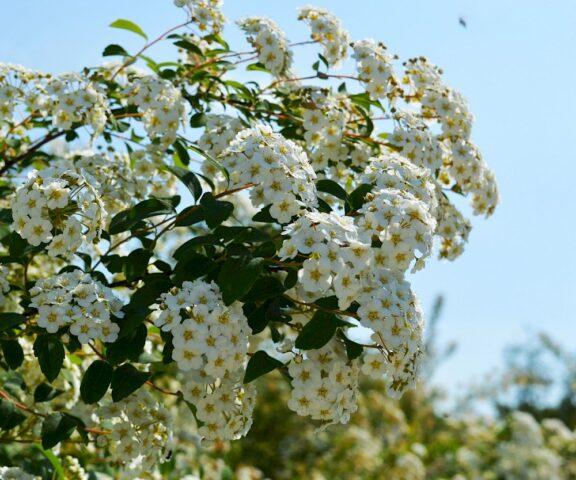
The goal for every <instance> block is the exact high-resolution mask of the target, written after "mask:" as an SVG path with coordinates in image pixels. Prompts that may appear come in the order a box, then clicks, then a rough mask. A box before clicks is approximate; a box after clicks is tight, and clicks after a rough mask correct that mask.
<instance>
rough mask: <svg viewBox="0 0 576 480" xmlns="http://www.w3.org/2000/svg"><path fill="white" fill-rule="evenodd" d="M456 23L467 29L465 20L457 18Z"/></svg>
mask: <svg viewBox="0 0 576 480" xmlns="http://www.w3.org/2000/svg"><path fill="white" fill-rule="evenodd" d="M458 23H459V24H460V25H462V26H463V27H464V28H467V27H468V24H467V23H466V19H465V18H464V17H460V18H458Z"/></svg>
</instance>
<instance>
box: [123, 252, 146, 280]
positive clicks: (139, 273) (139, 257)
mask: <svg viewBox="0 0 576 480" xmlns="http://www.w3.org/2000/svg"><path fill="white" fill-rule="evenodd" d="M151 256H152V252H151V251H150V250H145V249H144V248H137V249H136V250H132V251H131V252H130V254H129V255H128V256H127V257H125V259H124V262H123V265H122V271H123V272H124V276H125V277H126V280H128V281H129V282H133V281H134V280H136V279H138V278H140V277H143V276H144V275H145V274H146V272H147V270H148V262H149V261H150V257H151Z"/></svg>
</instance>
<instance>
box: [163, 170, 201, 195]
mask: <svg viewBox="0 0 576 480" xmlns="http://www.w3.org/2000/svg"><path fill="white" fill-rule="evenodd" d="M166 170H168V171H169V172H172V173H173V174H174V175H176V176H177V177H178V178H179V179H180V181H181V182H182V183H183V184H184V185H186V188H188V190H190V193H191V194H192V197H194V200H195V201H196V202H197V201H198V199H199V198H200V196H201V195H202V185H201V184H200V180H198V177H196V174H195V173H194V172H191V171H190V170H186V169H185V168H181V167H170V166H167V167H166Z"/></svg>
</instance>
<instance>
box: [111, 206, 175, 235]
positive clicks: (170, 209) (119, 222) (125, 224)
mask: <svg viewBox="0 0 576 480" xmlns="http://www.w3.org/2000/svg"><path fill="white" fill-rule="evenodd" d="M169 213H175V209H174V205H173V203H172V202H170V201H169V200H166V199H162V198H149V199H147V200H143V201H142V202H140V203H138V204H136V205H134V206H133V207H132V208H129V209H127V210H124V211H122V212H119V213H117V214H116V215H115V216H114V218H112V221H111V222H110V227H109V229H108V233H110V234H111V235H115V234H117V233H121V232H125V231H126V230H130V229H131V228H132V227H133V226H134V225H136V224H137V223H138V222H140V221H141V220H144V219H146V218H149V217H153V216H156V215H164V214H169Z"/></svg>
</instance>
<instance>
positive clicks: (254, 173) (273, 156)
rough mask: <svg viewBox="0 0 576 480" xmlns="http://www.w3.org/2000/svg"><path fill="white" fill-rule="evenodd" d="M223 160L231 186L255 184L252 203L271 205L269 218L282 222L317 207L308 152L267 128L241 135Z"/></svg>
mask: <svg viewBox="0 0 576 480" xmlns="http://www.w3.org/2000/svg"><path fill="white" fill-rule="evenodd" d="M220 160H221V162H222V165H223V166H224V167H225V168H227V169H228V171H229V172H230V181H231V187H241V186H245V185H249V184H254V185H255V187H254V188H253V189H252V190H251V192H250V198H251V200H252V204H253V205H254V206H266V205H271V207H270V215H271V216H272V217H274V218H275V219H276V220H278V222H280V223H288V222H289V221H290V220H291V219H292V217H294V216H295V215H298V214H299V213H300V212H302V211H303V210H304V209H305V208H307V207H314V206H315V205H316V187H315V184H314V180H315V178H316V174H315V173H314V170H313V169H312V166H311V165H310V163H309V162H308V157H307V156H306V153H305V152H304V150H302V148H301V147H299V146H298V145H297V144H295V143H294V142H293V141H291V140H286V139H285V138H284V137H283V136H282V135H280V134H278V133H274V132H273V131H272V129H271V128H270V127H268V126H257V127H254V128H251V129H246V130H243V131H242V132H240V133H239V134H238V135H237V136H236V138H235V139H234V141H233V142H232V143H231V144H230V146H229V147H228V148H227V149H226V150H225V151H224V152H223V153H222V155H221V156H220Z"/></svg>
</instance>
